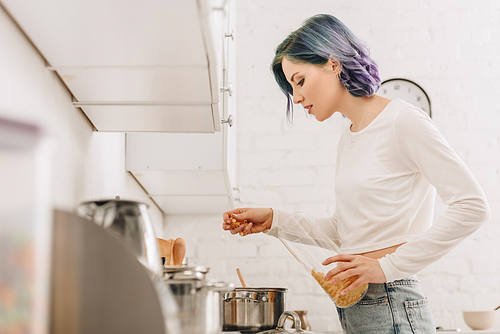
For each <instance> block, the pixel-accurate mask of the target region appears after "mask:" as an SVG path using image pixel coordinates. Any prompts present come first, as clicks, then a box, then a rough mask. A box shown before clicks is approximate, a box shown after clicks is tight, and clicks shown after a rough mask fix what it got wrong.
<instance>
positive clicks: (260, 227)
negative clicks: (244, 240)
mask: <svg viewBox="0 0 500 334" xmlns="http://www.w3.org/2000/svg"><path fill="white" fill-rule="evenodd" d="M231 218H234V219H236V220H237V221H238V222H243V221H244V220H247V221H248V223H249V224H248V225H246V227H245V225H244V224H241V225H240V226H238V227H237V228H234V229H231V220H230V219H231ZM222 219H223V221H224V222H223V223H222V228H223V229H224V230H226V231H229V232H231V234H236V233H240V232H242V233H240V234H241V235H242V236H245V235H249V234H252V233H259V232H264V231H266V230H269V229H270V228H271V225H272V223H273V209H271V208H238V209H234V210H230V211H227V212H224V214H223V215H222Z"/></svg>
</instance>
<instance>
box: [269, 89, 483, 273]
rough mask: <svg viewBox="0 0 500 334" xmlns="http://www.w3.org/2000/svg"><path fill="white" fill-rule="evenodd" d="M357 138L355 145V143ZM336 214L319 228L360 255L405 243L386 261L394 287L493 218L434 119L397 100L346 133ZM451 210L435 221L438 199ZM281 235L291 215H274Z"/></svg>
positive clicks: (344, 251) (274, 227)
mask: <svg viewBox="0 0 500 334" xmlns="http://www.w3.org/2000/svg"><path fill="white" fill-rule="evenodd" d="M353 136H356V138H355V143H354V146H353V147H352V148H351V140H352V139H353V138H354V137H353ZM335 173H336V177H335V198H336V212H335V214H334V215H333V216H332V217H330V218H316V219H314V222H315V223H316V224H318V225H319V226H320V227H321V228H322V230H323V231H324V232H325V233H326V234H327V235H328V236H329V237H330V238H331V239H333V240H334V241H335V242H336V244H337V245H338V246H339V249H338V252H339V253H341V254H359V253H365V252H370V251H374V250H379V249H383V248H387V247H390V246H394V245H398V244H401V243H405V244H404V245H402V246H400V247H399V248H398V249H397V250H396V251H395V252H394V253H393V254H389V255H386V256H385V257H383V258H381V259H379V260H378V261H379V264H380V266H381V268H382V270H383V271H384V274H385V277H386V279H387V281H388V282H390V281H394V280H397V279H402V278H405V277H408V276H411V275H413V274H416V273H417V272H419V271H420V270H422V269H423V268H425V267H426V266H428V265H429V264H431V263H432V262H434V261H436V260H438V259H439V258H441V257H443V256H444V255H445V254H447V253H448V252H450V251H451V250H452V249H453V248H454V247H455V246H457V245H458V244H459V243H460V242H462V241H463V240H464V239H465V238H466V237H468V236H469V235H471V234H472V233H473V232H474V231H476V230H477V229H478V228H479V227H480V226H481V225H482V224H483V223H484V222H486V221H487V220H488V219H489V216H490V211H489V206H488V203H487V200H486V198H485V195H484V193H483V191H482V189H481V187H480V186H479V184H478V183H477V181H476V179H475V178H474V176H473V175H472V173H471V172H470V171H469V169H468V168H467V166H466V165H465V164H464V162H463V161H462V160H461V159H460V158H459V157H458V155H457V154H456V153H455V152H454V151H453V149H452V148H451V147H450V146H449V145H448V143H447V142H446V140H445V139H444V137H443V136H442V135H441V133H440V132H439V131H438V130H437V128H436V126H435V124H434V123H433V121H432V120H431V118H430V117H429V116H428V115H427V114H426V113H425V112H424V111H422V110H420V109H418V108H416V107H414V106H412V105H410V104H408V103H406V102H405V101H403V100H399V99H397V100H393V101H391V102H390V103H389V104H388V105H387V107H386V108H385V109H384V110H383V111H382V112H381V113H380V114H379V115H378V116H377V117H376V118H375V119H374V120H373V121H372V122H371V123H370V124H369V125H368V126H366V127H365V128H364V129H362V130H361V131H359V132H357V135H356V134H355V133H353V132H351V130H350V127H347V128H346V130H345V131H344V132H343V133H342V136H341V139H340V142H339V147H338V156H337V164H336V171H335ZM436 190H437V193H438V195H439V196H440V197H441V199H442V200H443V202H444V203H445V204H446V205H448V208H447V210H446V212H445V213H444V214H443V215H442V216H441V217H440V218H439V219H437V220H436V221H435V222H433V216H434V202H435V193H436ZM273 211H274V215H273V223H272V227H271V229H270V230H269V231H267V233H268V234H269V235H271V236H277V235H278V231H279V229H284V230H286V228H287V227H286V226H284V224H283V222H284V221H285V220H286V218H287V217H288V216H289V213H287V212H285V211H282V210H278V209H274V208H273Z"/></svg>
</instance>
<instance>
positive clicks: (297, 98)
mask: <svg viewBox="0 0 500 334" xmlns="http://www.w3.org/2000/svg"><path fill="white" fill-rule="evenodd" d="M303 100H304V98H303V96H302V95H300V94H297V93H293V103H295V104H299V103H302V101H303Z"/></svg>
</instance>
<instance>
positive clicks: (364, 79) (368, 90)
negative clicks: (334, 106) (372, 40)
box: [271, 14, 380, 121]
mask: <svg viewBox="0 0 500 334" xmlns="http://www.w3.org/2000/svg"><path fill="white" fill-rule="evenodd" d="M283 57H286V58H287V59H288V60H290V61H293V62H303V63H309V64H315V65H324V64H326V62H327V61H328V59H330V58H331V59H332V60H334V61H335V62H337V61H338V62H340V64H339V65H340V66H341V69H342V72H341V74H340V76H339V79H340V82H341V83H342V85H343V86H344V88H345V89H347V90H348V91H349V93H351V95H353V96H356V97H361V96H371V95H372V94H374V93H375V92H377V90H378V89H379V88H380V77H379V73H378V68H377V63H376V62H375V60H373V59H372V58H371V57H370V50H369V48H368V46H367V45H366V44H364V43H363V42H362V41H361V40H359V39H358V38H357V37H356V36H355V35H354V34H353V33H352V32H351V30H349V28H347V27H346V26H345V25H344V24H343V23H342V22H341V21H340V20H339V19H337V18H336V17H334V16H332V15H328V14H318V15H315V16H312V17H310V18H309V19H307V20H306V21H305V22H304V24H303V25H302V26H301V27H300V28H299V29H297V30H295V31H294V32H292V33H291V34H290V35H288V37H287V38H285V40H284V41H283V42H281V44H280V45H278V47H277V48H276V55H275V57H274V60H273V63H272V65H271V69H272V71H273V73H274V77H275V79H276V82H277V83H278V85H279V87H280V88H281V90H282V91H283V93H285V96H286V97H287V109H286V112H287V117H288V119H289V120H290V121H291V119H292V104H293V89H292V86H291V85H290V84H289V83H288V81H287V79H286V77H285V74H284V73H283V67H282V66H281V61H282V60H283Z"/></svg>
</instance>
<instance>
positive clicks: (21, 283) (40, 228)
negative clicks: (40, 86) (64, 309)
mask: <svg viewBox="0 0 500 334" xmlns="http://www.w3.org/2000/svg"><path fill="white" fill-rule="evenodd" d="M51 152H52V141H51V139H50V137H49V136H47V135H46V134H45V133H44V131H43V129H41V128H40V127H38V126H36V125H32V124H26V123H22V122H18V121H14V120H9V119H5V118H2V117H0V185H1V186H0V315H1V322H0V332H2V333H6V332H9V333H14V332H16V333H34V334H44V333H48V323H49V321H48V319H49V313H48V309H49V268H50V240H51V231H52V223H51V221H52V212H51V209H50V207H51V203H50V199H51V196H50V194H51V192H50V187H49V185H50V166H51Z"/></svg>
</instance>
